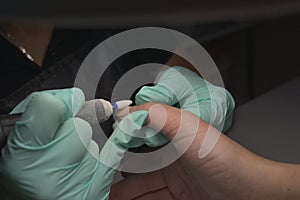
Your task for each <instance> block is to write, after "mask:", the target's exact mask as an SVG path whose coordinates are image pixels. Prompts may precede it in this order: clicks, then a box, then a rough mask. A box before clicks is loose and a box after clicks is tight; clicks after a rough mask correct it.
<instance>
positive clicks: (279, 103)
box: [228, 77, 300, 163]
mask: <svg viewBox="0 0 300 200" xmlns="http://www.w3.org/2000/svg"><path fill="white" fill-rule="evenodd" d="M228 134H229V137H231V138H232V139H234V140H235V141H237V142H239V143H240V144H241V145H243V146H245V147H247V148H248V149H250V150H252V151H254V152H255V153H257V154H259V155H262V156H264V157H267V158H271V159H274V160H278V161H285V162H292V163H300V77H298V78H296V79H294V80H292V81H290V82H288V83H286V84H284V85H283V86H281V87H279V88H277V89H274V90H272V91H270V92H269V93H267V94H265V95H263V96H261V97H258V98H256V99H254V100H252V101H251V102H249V103H246V104H245V105H242V106H240V107H239V108H237V110H236V113H235V119H234V124H233V127H232V129H231V130H230V131H229V133H228Z"/></svg>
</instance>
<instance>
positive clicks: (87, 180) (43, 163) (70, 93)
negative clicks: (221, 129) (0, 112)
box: [0, 88, 147, 200]
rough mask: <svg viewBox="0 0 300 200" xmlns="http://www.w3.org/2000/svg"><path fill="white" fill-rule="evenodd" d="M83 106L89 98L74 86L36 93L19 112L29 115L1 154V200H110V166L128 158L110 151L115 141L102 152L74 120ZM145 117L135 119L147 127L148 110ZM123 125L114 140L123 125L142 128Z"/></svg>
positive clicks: (84, 126)
mask: <svg viewBox="0 0 300 200" xmlns="http://www.w3.org/2000/svg"><path fill="white" fill-rule="evenodd" d="M83 104H84V94H83V93H82V91H81V90H79V89H76V88H74V89H63V90H51V91H43V92H36V93H33V94H32V95H30V96H29V97H28V98H26V99H25V100H24V101H23V102H21V103H20V104H19V105H18V106H17V107H16V108H15V109H14V110H13V113H19V112H23V115H22V117H21V119H20V120H19V121H18V122H17V123H16V125H15V127H14V128H13V130H12V133H11V134H10V136H9V138H8V140H7V144H6V146H5V147H4V148H3V149H2V152H1V158H0V170H1V171H0V180H1V184H2V185H1V189H0V193H5V195H6V196H4V195H1V199H38V200H40V199H68V200H69V199H78V200H79V199H80V200H82V199H87V200H94V199H97V200H105V199H108V196H109V188H110V185H111V183H112V180H113V176H114V172H115V170H114V169H113V168H111V167H109V166H111V165H112V166H116V165H118V163H119V160H120V159H122V155H121V156H120V157H118V156H115V154H114V153H113V152H110V151H109V149H110V145H109V144H110V143H107V144H106V145H105V146H104V147H103V149H104V151H103V152H102V153H101V154H99V148H98V145H97V144H96V143H95V142H94V141H93V140H92V129H91V127H90V125H89V124H88V123H87V122H86V121H84V120H82V119H79V118H76V117H74V116H75V115H76V114H77V112H78V111H79V110H80V109H81V107H82V106H83ZM142 113H144V114H143V115H145V116H144V118H141V117H140V115H139V113H137V116H135V115H133V117H132V118H131V119H133V122H134V123H136V124H139V123H140V125H142V124H143V123H144V121H145V119H146V118H147V112H145V111H142ZM125 122H126V121H125ZM122 124H124V123H122ZM122 124H120V126H118V127H116V129H115V131H114V133H113V137H112V140H114V139H113V138H118V137H122V135H123V134H122V130H123V128H124V127H122V126H129V127H133V128H132V129H131V130H130V131H131V132H134V130H135V128H136V129H139V126H132V125H129V124H126V123H125V124H124V125H122ZM116 136H118V137H116ZM115 140H116V141H115V142H116V143H115V144H117V145H118V144H119V143H118V141H117V139H115ZM128 147H130V144H129V145H128ZM100 157H102V158H104V160H105V161H107V162H108V163H109V164H110V165H109V166H106V165H104V164H103V163H102V162H100V161H99V160H101V159H100Z"/></svg>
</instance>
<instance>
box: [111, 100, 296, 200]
mask: <svg viewBox="0 0 300 200" xmlns="http://www.w3.org/2000/svg"><path fill="white" fill-rule="evenodd" d="M154 104H155V103H148V104H143V105H140V106H136V107H132V108H131V112H134V111H137V110H147V111H149V112H150V114H149V116H152V117H151V119H150V118H149V119H148V123H150V125H151V126H152V127H153V128H154V129H155V128H157V127H158V126H159V124H160V120H161V119H160V117H159V115H158V112H156V111H155V109H150V108H151V106H153V105H154ZM161 105H162V106H163V107H164V109H165V110H166V113H167V120H166V123H165V125H164V127H163V128H162V130H161V131H162V132H163V133H164V134H165V135H166V136H167V137H168V138H170V139H172V138H173V137H174V135H175V134H176V133H177V131H178V127H179V124H180V115H181V114H182V115H183V116H184V117H185V118H187V119H188V120H190V121H198V122H199V127H198V129H197V135H196V137H195V139H194V141H193V143H192V145H191V146H190V148H189V149H188V150H187V151H186V152H185V154H184V155H183V156H182V157H181V158H180V159H178V160H177V161H176V162H174V163H172V164H171V165H169V166H168V167H166V168H164V169H161V170H158V171H155V172H150V173H145V174H133V175H131V176H128V177H126V178H125V179H124V180H123V181H121V182H119V183H116V184H115V185H113V186H112V188H111V195H110V199H111V200H114V199H118V200H130V199H135V200H154V199H166V200H168V199H174V200H177V199H180V200H188V199H189V200H190V199H195V200H196V199H205V200H210V199H264V200H265V199H272V200H274V199H299V198H300V191H299V188H300V166H299V165H293V164H286V163H279V162H275V161H271V160H268V159H265V158H262V157H260V156H258V155H255V154H253V153H251V152H250V151H248V150H247V149H245V148H244V147H242V146H240V145H239V144H237V143H236V142H234V141H232V140H231V139H229V138H228V137H226V136H225V135H223V134H222V135H221V136H220V138H219V140H218V142H217V144H216V145H215V146H214V148H213V150H212V151H211V152H210V153H209V154H208V155H207V156H206V157H204V158H201V159H200V158H199V156H198V155H199V150H200V147H201V145H202V143H203V139H204V136H205V134H206V131H207V130H208V129H209V128H210V126H209V125H208V124H207V123H206V122H204V121H203V120H201V119H199V118H198V117H196V116H195V115H193V114H191V113H189V112H187V111H182V110H180V109H177V108H174V107H170V106H167V105H163V104H161ZM151 112H152V113H151ZM184 128H185V130H184V132H185V133H186V137H190V135H189V131H190V130H189V128H188V126H187V127H184ZM212 130H213V131H212V134H214V133H217V132H216V131H217V130H215V129H212ZM214 131H215V132H214ZM183 138H184V137H183ZM176 148H180V146H178V147H176Z"/></svg>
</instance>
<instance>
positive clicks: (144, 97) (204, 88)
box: [135, 67, 235, 132]
mask: <svg viewBox="0 0 300 200" xmlns="http://www.w3.org/2000/svg"><path fill="white" fill-rule="evenodd" d="M155 83H156V85H155V86H152V87H151V86H150V87H149V86H145V87H142V88H141V90H140V91H139V92H138V93H137V95H136V97H135V101H136V104H144V103H148V102H159V103H164V104H167V105H170V106H176V107H178V108H181V109H183V110H187V111H190V112H192V113H194V114H195V115H196V116H198V117H200V118H201V119H203V120H204V121H206V122H208V123H209V124H211V125H213V126H214V127H216V128H217V129H219V130H220V131H224V132H225V131H227V130H228V129H229V128H230V126H231V124H232V113H233V109H234V106H235V103H234V100H233V98H232V96H231V94H230V93H229V92H228V91H227V90H225V89H224V88H221V87H218V86H215V85H213V84H211V83H209V82H207V81H205V80H204V79H202V78H201V77H200V76H199V75H198V74H196V73H194V72H192V71H190V70H188V69H186V68H183V67H172V68H169V69H167V70H165V71H162V72H160V73H159V74H158V76H157V77H156V79H155ZM222 94H224V95H222ZM224 120H225V123H224ZM222 124H224V126H222Z"/></svg>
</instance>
